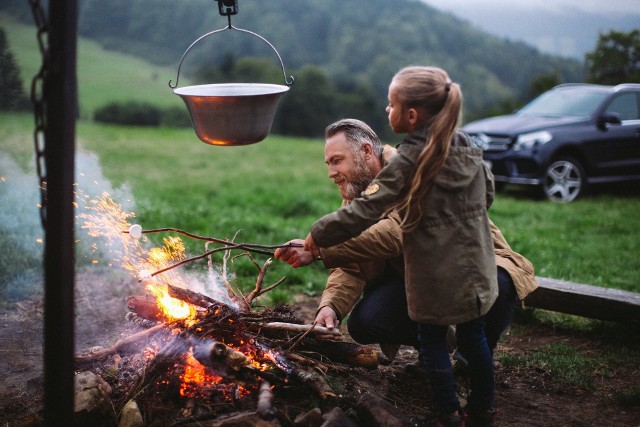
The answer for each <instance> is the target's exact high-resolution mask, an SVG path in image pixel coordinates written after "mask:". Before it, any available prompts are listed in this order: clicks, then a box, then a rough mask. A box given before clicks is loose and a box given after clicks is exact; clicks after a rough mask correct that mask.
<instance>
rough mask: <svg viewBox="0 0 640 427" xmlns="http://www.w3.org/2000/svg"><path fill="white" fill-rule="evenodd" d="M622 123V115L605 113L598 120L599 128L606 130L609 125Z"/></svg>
mask: <svg viewBox="0 0 640 427" xmlns="http://www.w3.org/2000/svg"><path fill="white" fill-rule="evenodd" d="M621 123H622V119H621V118H620V113H604V114H603V115H601V116H600V117H599V118H598V127H599V128H600V129H605V128H606V125H607V124H612V125H619V124H621Z"/></svg>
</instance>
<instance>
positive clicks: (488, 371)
mask: <svg viewBox="0 0 640 427" xmlns="http://www.w3.org/2000/svg"><path fill="white" fill-rule="evenodd" d="M418 331H419V336H418V341H419V343H420V353H421V356H422V362H423V364H424V366H425V368H426V369H427V371H428V376H429V381H430V383H431V387H432V389H433V393H434V402H435V406H436V409H437V411H438V413H442V414H450V413H452V412H454V411H456V410H457V409H459V407H460V402H459V400H458V397H457V396H456V382H455V379H454V376H453V368H452V366H451V359H450V358H449V350H448V347H447V341H446V333H447V326H441V325H428V324H424V323H421V324H419V326H418ZM456 335H457V340H458V347H459V348H460V350H461V351H462V353H463V354H464V355H465V357H466V358H467V361H468V362H469V373H470V375H469V379H470V388H471V392H470V394H469V398H468V401H467V407H466V408H467V411H468V412H477V413H479V412H483V411H486V410H489V409H491V408H492V407H493V391H494V378H493V356H492V354H491V351H490V350H489V346H488V345H487V338H486V335H485V319H484V316H482V317H479V318H477V319H474V320H471V321H469V322H466V323H462V324H460V325H456Z"/></svg>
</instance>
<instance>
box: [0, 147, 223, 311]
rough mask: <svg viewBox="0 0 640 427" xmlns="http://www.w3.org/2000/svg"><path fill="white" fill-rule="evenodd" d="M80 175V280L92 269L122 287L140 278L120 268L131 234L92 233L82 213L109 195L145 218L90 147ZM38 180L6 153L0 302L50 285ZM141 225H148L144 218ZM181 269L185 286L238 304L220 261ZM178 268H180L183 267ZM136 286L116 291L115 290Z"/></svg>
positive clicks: (0, 166)
mask: <svg viewBox="0 0 640 427" xmlns="http://www.w3.org/2000/svg"><path fill="white" fill-rule="evenodd" d="M75 177H76V184H75V186H74V193H75V196H76V197H75V200H76V202H77V206H76V225H75V230H74V232H75V239H76V246H75V254H76V269H77V275H76V282H78V271H82V272H85V271H88V270H89V271H92V272H93V273H95V274H93V275H92V277H94V280H99V281H107V280H109V278H111V280H112V281H113V280H115V281H117V282H119V286H120V288H122V283H123V282H125V281H128V282H129V284H134V283H137V280H135V279H137V277H136V275H137V272H132V271H128V272H126V271H124V269H121V268H120V267H122V265H123V259H124V257H125V256H126V252H127V248H126V247H125V245H123V243H122V242H123V241H122V238H123V236H124V237H125V238H128V235H126V234H125V235H123V234H122V233H121V231H122V230H121V229H120V228H118V227H115V228H114V227H112V228H114V230H111V232H110V234H109V233H106V234H104V233H103V234H100V233H99V235H96V234H95V233H91V231H90V230H89V229H88V227H87V226H86V223H84V222H83V221H84V220H83V218H82V213H83V212H87V209H91V208H92V206H95V203H96V201H97V200H99V199H101V198H105V197H108V199H109V200H111V201H113V203H114V204H115V205H116V206H117V209H118V210H119V211H120V212H124V213H125V214H124V215H125V216H126V219H127V221H129V222H131V223H135V222H136V221H139V219H137V218H135V208H136V203H135V199H134V196H133V192H132V189H131V187H130V185H128V184H127V183H125V184H123V185H121V186H119V187H114V186H113V185H112V183H111V182H110V181H109V180H108V179H106V178H105V176H104V174H103V171H102V166H101V164H100V159H99V158H98V156H97V155H96V154H95V153H91V152H88V151H84V150H78V151H77V153H76V171H75ZM38 184H39V182H38V178H37V175H36V173H35V167H33V165H28V166H27V167H21V166H20V165H19V164H17V163H16V162H15V161H14V160H12V159H11V158H10V157H9V156H7V155H0V200H2V203H1V204H0V253H1V254H3V255H2V256H0V301H2V300H4V299H12V300H13V299H21V298H25V297H28V296H29V295H31V294H33V293H41V292H42V290H43V288H44V285H43V271H42V265H43V250H44V245H43V241H44V237H45V236H44V230H43V228H42V224H41V222H40V208H39V207H38V205H39V203H40V190H39V188H38ZM105 195H108V196H105ZM92 204H93V205H92ZM110 225H112V224H110ZM141 225H142V226H143V228H144V221H143V220H142V221H141ZM140 243H141V244H144V245H146V246H149V247H148V248H145V249H151V246H152V245H153V244H152V242H151V241H149V240H148V239H146V238H143V239H141V242H140ZM203 250H204V245H203ZM178 269H179V273H180V276H181V280H180V282H181V284H182V285H184V286H187V287H189V288H190V289H191V290H193V291H196V292H200V293H202V294H205V295H207V296H210V297H212V298H214V299H216V300H218V301H221V302H224V303H227V304H229V305H233V303H232V301H231V300H230V299H229V297H228V293H227V289H226V286H225V284H224V283H223V280H222V278H221V274H220V273H219V271H218V266H214V265H209V266H208V267H204V266H203V268H202V269H201V270H200V271H199V272H193V270H196V269H189V272H187V271H185V269H184V268H182V267H178ZM178 269H176V270H175V271H176V272H178ZM127 273H128V275H129V277H128V279H126V276H127ZM95 277H99V278H100V279H95ZM103 284H104V283H103ZM104 285H106V284H104ZM133 286H135V285H133ZM77 287H80V286H77ZM130 290H131V289H128V290H127V289H120V290H118V291H116V290H114V293H120V292H122V291H124V292H127V291H130ZM139 290H141V288H140V289H139Z"/></svg>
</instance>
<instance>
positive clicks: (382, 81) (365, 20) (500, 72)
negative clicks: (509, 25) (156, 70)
mask: <svg viewBox="0 0 640 427" xmlns="http://www.w3.org/2000/svg"><path fill="white" fill-rule="evenodd" d="M26 3H27V2H24V1H21V0H6V1H5V2H3V5H0V10H3V9H4V10H5V11H7V12H9V13H11V14H12V15H13V16H22V18H23V19H26V20H27V21H28V20H29V10H28V4H26ZM79 8H80V11H79V14H80V16H79V32H80V35H82V36H84V37H86V38H89V39H92V40H94V41H97V42H98V43H100V45H101V46H102V47H104V48H105V49H108V50H112V51H119V52H123V53H128V54H132V55H135V56H138V57H140V58H144V59H146V60H148V61H151V62H153V63H155V64H157V65H158V66H164V67H172V66H174V67H176V68H177V65H178V63H179V60H180V57H181V55H182V54H183V53H184V52H185V50H186V49H187V47H188V46H189V45H190V44H191V43H192V42H194V41H195V40H196V39H197V38H198V37H200V36H201V35H203V34H205V33H208V32H210V31H212V30H215V29H220V28H224V27H225V26H226V25H227V20H226V18H225V17H222V16H220V15H219V14H218V10H217V3H216V2H215V1H211V0H190V1H189V2H178V3H176V2H175V1H174V2H170V1H168V0H154V1H152V2H150V1H148V0H113V1H110V2H104V1H103V0H83V1H82V2H80V4H79ZM232 23H233V25H234V26H235V27H238V28H243V29H247V30H250V31H253V32H256V33H258V34H260V35H262V36H263V37H264V38H266V39H267V40H269V41H270V42H271V43H272V44H273V45H274V46H275V47H276V48H277V50H278V52H279V54H280V56H281V57H282V60H283V65H284V66H285V67H286V68H287V72H288V73H291V74H294V77H295V73H299V70H300V69H302V68H303V67H305V66H309V65H312V66H316V67H318V68H320V69H321V70H323V71H324V72H325V73H326V74H327V75H328V76H329V78H330V79H331V80H332V81H333V82H335V83H336V84H337V86H338V88H345V89H349V88H353V87H356V86H358V85H360V86H363V85H364V86H366V87H367V88H370V89H371V91H372V93H374V94H375V97H377V100H376V101H375V105H370V108H372V109H376V110H379V111H382V110H383V109H384V105H386V95H387V87H388V83H389V81H390V79H391V77H392V76H393V74H394V73H395V72H396V71H397V70H398V69H399V68H401V67H402V66H405V65H410V64H417V63H420V64H433V65H438V66H441V67H443V68H445V69H446V70H447V71H448V72H449V74H450V75H451V77H452V78H453V79H454V80H455V81H457V82H459V83H461V85H462V88H463V92H464V95H465V115H466V118H467V119H471V118H474V117H480V116H486V115H487V112H488V111H489V110H490V109H492V108H494V107H495V106H496V105H499V104H501V103H504V102H505V101H507V100H508V101H511V102H512V103H513V102H514V101H515V102H523V101H525V100H527V99H528V98H529V97H530V96H531V94H530V93H529V90H530V85H531V82H532V80H533V79H535V78H538V77H539V76H548V75H553V76H555V77H556V78H557V80H558V81H559V82H577V81H582V79H583V77H584V67H583V64H582V63H581V62H580V61H576V60H571V59H565V58H559V57H554V56H551V55H545V54H542V53H540V52H539V51H538V50H536V49H535V48H533V47H531V46H528V45H526V44H524V43H521V42H512V41H509V40H504V39H501V38H499V37H496V36H493V35H490V34H488V33H487V32H484V31H482V30H479V29H478V28H476V27H474V26H472V25H471V24H469V23H468V22H466V21H463V20H461V19H458V18H456V17H454V16H452V15H451V14H448V13H443V12H440V11H438V10H437V9H434V8H432V7H430V6H428V5H426V4H424V3H422V2H420V1H417V0H394V1H393V2H389V1H388V0H349V1H339V0H323V1H314V0H296V1H295V2H290V1H285V0H269V1H268V2H265V1H250V0H240V1H239V14H238V15H236V16H234V17H232ZM229 55H231V56H235V57H244V56H254V57H260V58H263V59H266V60H269V61H271V62H272V63H273V64H274V65H278V66H279V64H278V60H277V58H276V56H275V55H274V53H273V52H272V51H271V49H270V48H269V47H268V46H267V45H265V44H264V43H262V42H261V41H260V40H259V39H258V38H255V37H251V36H249V35H246V34H242V33H239V32H236V31H226V32H222V33H221V34H215V35H213V36H211V37H208V38H206V39H203V40H202V41H201V42H199V45H198V47H197V49H194V50H193V51H192V52H190V54H189V58H188V60H187V61H185V63H184V66H183V72H184V73H185V76H187V77H189V76H190V77H193V74H192V72H193V71H194V70H198V69H200V68H202V67H203V66H210V67H211V66H215V67H220V66H221V64H223V61H224V60H225V58H228V57H229ZM169 78H173V76H169ZM121 79H122V82H123V85H126V84H127V76H126V75H123V76H121ZM300 83H302V82H300V80H299V79H297V80H296V85H299V84H300Z"/></svg>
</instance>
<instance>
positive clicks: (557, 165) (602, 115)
mask: <svg viewBox="0 0 640 427" xmlns="http://www.w3.org/2000/svg"><path fill="white" fill-rule="evenodd" d="M463 129H464V130H465V131H466V132H467V133H469V134H470V135H471V136H472V137H473V138H474V140H475V141H476V144H478V146H479V147H480V148H482V149H483V151H484V156H483V157H484V160H485V161H486V162H487V164H488V165H489V166H490V168H491V170H492V171H493V174H494V176H495V180H496V187H497V188H500V187H501V186H502V185H504V184H505V183H511V184H527V185H537V186H541V187H542V189H543V190H544V194H545V195H546V197H547V198H549V199H551V200H555V201H561V202H570V201H572V200H574V199H575V198H576V197H578V196H579V195H580V194H581V193H582V192H583V191H584V189H585V187H586V185H587V184H592V183H603V182H612V181H624V180H632V179H640V84H620V85H617V86H600V85H590V84H563V85H560V86H556V87H555V88H553V89H551V90H549V91H547V92H545V93H543V94H542V95H540V96H539V97H537V98H535V99H534V100H533V101H531V102H529V103H528V104H527V105H525V106H524V107H522V108H521V109H520V110H518V111H517V112H516V113H514V114H511V115H508V116H499V117H491V118H487V119H483V120H478V121H474V122H471V123H469V124H467V125H466V126H464V128H463Z"/></svg>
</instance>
